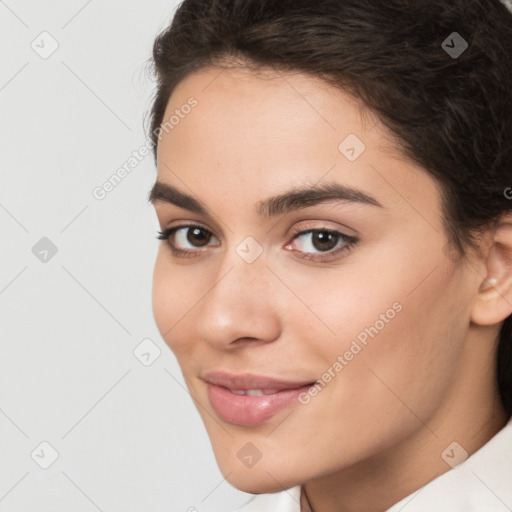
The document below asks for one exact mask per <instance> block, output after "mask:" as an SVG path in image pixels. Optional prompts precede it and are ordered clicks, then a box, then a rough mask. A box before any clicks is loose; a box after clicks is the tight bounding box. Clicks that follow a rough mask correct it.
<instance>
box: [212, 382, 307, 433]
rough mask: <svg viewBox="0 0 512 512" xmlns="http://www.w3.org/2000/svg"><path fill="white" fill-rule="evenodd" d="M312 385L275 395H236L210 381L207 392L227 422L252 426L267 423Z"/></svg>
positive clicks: (286, 390) (216, 410)
mask: <svg viewBox="0 0 512 512" xmlns="http://www.w3.org/2000/svg"><path fill="white" fill-rule="evenodd" d="M311 386H312V384H310V385H306V386H302V387H301V388H295V389H284V390H283V391H279V392H278V393H275V394H273V395H261V396H249V395H235V394H234V393H231V391H229V389H227V388H225V387H223V386H217V385H215V384H210V383H208V385H207V392H208V398H209V400H210V403H211V404H212V407H213V409H214V410H215V412H216V413H217V414H218V415H219V416H220V417H221V418H222V419H223V420H224V421H226V422H228V423H233V424H235V425H244V426H248V427H252V426H255V425H260V424H262V423H265V421H267V420H269V419H270V418H272V417H273V416H275V415H276V414H277V413H278V412H279V411H281V410H282V409H284V408H286V407H288V406H290V405H291V404H293V403H294V402H297V399H298V397H299V395H300V394H301V393H304V392H307V391H308V389H309V388H310V387H311Z"/></svg>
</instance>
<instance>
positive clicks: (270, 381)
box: [202, 371, 314, 390]
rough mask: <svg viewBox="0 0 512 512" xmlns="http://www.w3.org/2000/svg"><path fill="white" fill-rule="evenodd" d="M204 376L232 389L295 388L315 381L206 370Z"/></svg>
mask: <svg viewBox="0 0 512 512" xmlns="http://www.w3.org/2000/svg"><path fill="white" fill-rule="evenodd" d="M202 378H203V380H205V381H206V382H209V383H210V384H215V385H217V386H224V387H226V388H228V389H231V390H234V389H238V390H247V389H278V390H282V389H294V388H300V387H302V386H306V385H308V384H313V383H314V381H311V380H302V381H298V380H282V379H276V378H274V377H267V376H264V375H255V374H252V373H244V374H232V373H228V372H225V371H210V372H205V373H204V374H203V376H202Z"/></svg>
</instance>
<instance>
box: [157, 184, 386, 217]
mask: <svg viewBox="0 0 512 512" xmlns="http://www.w3.org/2000/svg"><path fill="white" fill-rule="evenodd" d="M330 201H341V202H347V203H360V204H368V205H372V206H378V207H379V208H384V207H383V206H382V204H381V203H379V201H377V199H376V198H375V197H373V196H371V195H369V194H367V193H366V192H363V191H361V190H358V189H355V188H351V187H347V186H345V185H342V184H340V183H335V182H329V183H323V184H321V185H310V186H303V187H296V188H294V189H291V190H289V191H287V192H285V193H282V194H279V195H276V196H272V197H270V198H268V199H265V200H263V201H260V202H259V203H258V204H257V207H256V213H257V214H258V215H259V216H260V217H263V218H270V217H273V216H276V215H279V214H284V213H288V212H292V211H295V210H300V209H302V208H307V207H310V206H315V205H317V204H321V203H326V202H330ZM148 202H150V203H151V204H153V205H154V204H156V203H170V204H173V205H175V206H178V207H180V208H184V209H186V210H189V211H191V212H194V213H198V214H202V215H208V213H207V208H206V207H205V206H203V205H202V204H201V203H200V202H199V201H198V200H196V199H195V198H194V197H192V196H190V195H188V194H185V193H184V192H181V191H180V190H178V189H177V188H175V187H173V186H172V185H169V184H167V183H163V182H161V181H156V183H155V184H154V185H153V188H152V189H151V191H150V192H149V195H148Z"/></svg>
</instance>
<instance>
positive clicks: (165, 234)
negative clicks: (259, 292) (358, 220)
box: [157, 224, 359, 261]
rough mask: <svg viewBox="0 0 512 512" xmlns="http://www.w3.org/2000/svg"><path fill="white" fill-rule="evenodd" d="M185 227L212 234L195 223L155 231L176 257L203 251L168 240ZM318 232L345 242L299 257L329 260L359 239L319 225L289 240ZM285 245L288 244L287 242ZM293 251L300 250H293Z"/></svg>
mask: <svg viewBox="0 0 512 512" xmlns="http://www.w3.org/2000/svg"><path fill="white" fill-rule="evenodd" d="M185 228H188V229H193V228H199V229H202V230H204V231H206V232H207V233H209V234H213V233H212V232H211V231H210V230H208V229H206V228H204V227H203V226H199V225H195V224H185V225H182V226H173V227H172V228H166V229H163V230H162V231H157V233H158V236H157V238H158V239H159V240H167V242H168V244H169V247H170V249H171V252H172V254H173V255H174V256H176V257H179V258H190V257H194V256H199V255H200V254H199V253H201V252H203V251H198V250H192V249H190V250H188V249H180V248H178V247H176V246H174V245H173V243H172V242H171V241H170V240H169V238H170V237H171V236H173V235H174V233H175V232H176V231H178V230H180V229H185ZM318 232H320V233H330V234H333V235H338V236H339V238H340V239H341V240H342V241H343V240H344V241H345V244H344V245H343V246H341V247H338V248H337V249H331V250H330V251H325V252H320V253H304V254H305V255H306V256H300V258H302V259H305V260H311V261H325V260H331V259H333V258H334V257H335V256H339V255H341V254H342V253H345V252H347V251H350V250H351V249H352V248H353V247H354V246H355V245H356V244H357V242H358V241H359V239H358V238H356V237H354V236H350V235H346V234H345V233H342V232H341V231H337V230H335V229H330V228H321V227H320V228H314V229H306V230H303V231H296V232H295V233H293V234H292V239H291V242H293V241H294V240H295V239H296V238H298V237H299V236H302V235H306V234H308V233H318ZM291 242H290V243H291ZM338 242H339V240H338ZM286 245H288V243H287V244H286ZM294 252H301V251H294ZM324 255H328V256H324Z"/></svg>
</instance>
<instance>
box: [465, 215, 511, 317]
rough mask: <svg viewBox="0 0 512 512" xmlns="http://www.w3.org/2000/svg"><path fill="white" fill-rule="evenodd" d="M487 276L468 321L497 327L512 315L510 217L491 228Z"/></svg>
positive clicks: (504, 218)
mask: <svg viewBox="0 0 512 512" xmlns="http://www.w3.org/2000/svg"><path fill="white" fill-rule="evenodd" d="M492 232H493V236H492V244H491V246H490V249H489V251H488V255H487V259H486V263H485V266H486V272H487V273H486V276H485V278H484V279H482V280H481V283H480V287H479V289H478V294H477V296H476V297H475V301H474V303H473V309H472V312H471V320H472V321H473V322H474V323H476V324H479V325H495V324H499V323H500V322H502V321H503V320H505V318H507V317H508V316H509V315H510V314H511V313H512V213H510V214H507V215H505V216H503V217H502V218H501V220H500V222H499V223H498V224H497V225H496V226H495V227H493V228H492Z"/></svg>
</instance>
